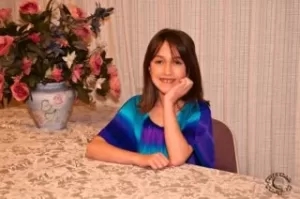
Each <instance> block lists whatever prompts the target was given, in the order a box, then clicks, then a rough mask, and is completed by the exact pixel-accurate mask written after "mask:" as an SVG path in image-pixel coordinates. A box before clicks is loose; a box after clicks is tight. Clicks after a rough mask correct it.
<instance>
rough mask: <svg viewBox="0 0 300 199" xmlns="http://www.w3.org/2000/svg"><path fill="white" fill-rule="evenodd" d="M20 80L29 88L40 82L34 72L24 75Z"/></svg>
mask: <svg viewBox="0 0 300 199" xmlns="http://www.w3.org/2000/svg"><path fill="white" fill-rule="evenodd" d="M22 80H23V81H24V82H25V83H26V84H27V85H28V86H29V87H30V88H31V89H34V88H35V87H36V85H37V84H38V83H39V82H40V80H41V79H40V77H39V76H37V75H34V74H31V75H30V76H25V77H23V78H22Z"/></svg>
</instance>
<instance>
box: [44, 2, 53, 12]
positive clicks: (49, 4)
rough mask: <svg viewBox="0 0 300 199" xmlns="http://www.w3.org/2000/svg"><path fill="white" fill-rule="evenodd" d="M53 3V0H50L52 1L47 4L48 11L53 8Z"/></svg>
mask: <svg viewBox="0 0 300 199" xmlns="http://www.w3.org/2000/svg"><path fill="white" fill-rule="evenodd" d="M52 2H53V0H50V1H49V2H48V3H47V6H46V10H50V6H51V4H52Z"/></svg>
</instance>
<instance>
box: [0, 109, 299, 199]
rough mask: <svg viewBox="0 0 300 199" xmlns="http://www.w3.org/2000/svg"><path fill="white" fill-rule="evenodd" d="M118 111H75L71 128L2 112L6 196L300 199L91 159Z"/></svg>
mask: <svg viewBox="0 0 300 199" xmlns="http://www.w3.org/2000/svg"><path fill="white" fill-rule="evenodd" d="M114 113H115V109H113V108H109V107H103V108H100V109H98V110H97V111H96V110H92V109H91V108H88V107H86V106H77V107H75V108H74V111H73V114H72V117H71V119H70V122H69V123H68V128H67V129H65V130H61V131H56V132H51V131H45V130H41V129H38V128H36V127H35V126H34V123H33V121H32V120H31V118H30V117H29V115H28V113H27V110H26V109H25V108H23V107H14V108H7V109H0V198H1V199H2V198H8V199H14V198H22V199H26V198H36V199H42V198H45V199H46V198H47V199H52V198H62V199H68V198H86V199H92V198H95V199H96V198H97V199H98V198H105V199H108V198H111V199H113V198H122V199H126V198H136V199H146V198H155V199H159V198H163V199H167V198H171V199H176V198H199V199H200V198H202V199H205V198H214V199H217V198H236V199H248V198H249V199H250V198H251V199H253V198H260V199H267V198H298V199H299V198H300V190H299V189H298V188H296V187H294V188H293V190H292V192H289V193H287V194H286V195H284V196H277V195H276V194H272V193H270V192H269V191H268V190H267V189H266V188H265V183H264V181H263V180H261V179H257V178H254V177H250V176H244V175H237V174H232V173H227V172H224V171H218V170H214V169H207V168H202V167H198V166H192V165H183V166H181V167H175V168H167V169H164V170H159V171H154V170H150V169H143V168H138V167H136V166H125V165H117V164H109V163H103V162H100V161H93V160H89V159H87V158H85V149H86V144H87V140H88V139H89V138H91V137H92V136H93V135H95V134H96V133H97V132H98V131H99V130H100V128H102V127H104V126H105V124H106V123H107V122H108V121H109V120H110V119H111V118H112V117H113V115H114Z"/></svg>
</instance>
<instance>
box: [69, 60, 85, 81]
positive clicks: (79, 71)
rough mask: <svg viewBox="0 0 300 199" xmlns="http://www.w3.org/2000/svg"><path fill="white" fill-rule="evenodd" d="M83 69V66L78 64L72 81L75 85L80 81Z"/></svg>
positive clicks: (74, 69)
mask: <svg viewBox="0 0 300 199" xmlns="http://www.w3.org/2000/svg"><path fill="white" fill-rule="evenodd" d="M82 67H83V64H76V65H75V66H74V68H73V72H72V81H73V82H74V83H77V81H78V80H80V76H81V74H82Z"/></svg>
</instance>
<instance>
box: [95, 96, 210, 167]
mask: <svg viewBox="0 0 300 199" xmlns="http://www.w3.org/2000/svg"><path fill="white" fill-rule="evenodd" d="M140 98H141V97H140V96H139V95H138V96H134V97H132V98H131V99H129V100H128V101H127V102H126V103H125V104H124V105H123V106H122V107H121V108H120V110H119V111H118V112H117V114H116V115H115V117H114V118H113V119H112V120H111V121H110V122H109V123H108V124H107V126H106V127H105V128H104V129H102V130H101V131H100V132H99V136H101V137H102V138H104V139H105V140H106V141H107V142H108V143H110V144H112V145H114V146H116V147H119V148H122V149H125V150H129V151H133V152H138V153H141V154H152V153H157V152H161V153H163V154H164V155H165V156H166V157H168V151H167V147H166V143H165V137H164V128H163V127H161V126H158V125H157V124H155V123H154V122H152V121H151V119H150V117H149V115H148V114H147V113H146V114H143V113H141V112H140V110H139V108H138V103H139V100H140ZM177 121H178V123H179V126H180V129H181V132H182V134H183V135H184V137H185V139H186V140H187V142H188V143H189V144H190V145H191V146H192V147H193V153H192V155H191V156H190V157H189V158H188V159H187V161H186V163H190V164H195V165H200V166H204V167H209V168H213V167H214V165H215V154H214V141H213V140H214V139H213V135H212V119H211V113H210V109H209V106H208V105H207V104H206V103H204V102H198V103H197V102H194V103H186V104H185V105H184V107H183V108H182V109H181V110H180V112H178V114H177Z"/></svg>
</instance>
